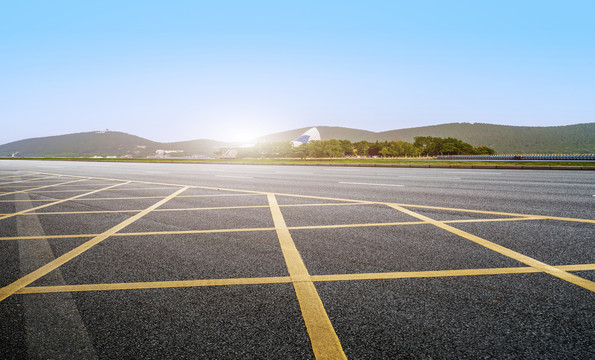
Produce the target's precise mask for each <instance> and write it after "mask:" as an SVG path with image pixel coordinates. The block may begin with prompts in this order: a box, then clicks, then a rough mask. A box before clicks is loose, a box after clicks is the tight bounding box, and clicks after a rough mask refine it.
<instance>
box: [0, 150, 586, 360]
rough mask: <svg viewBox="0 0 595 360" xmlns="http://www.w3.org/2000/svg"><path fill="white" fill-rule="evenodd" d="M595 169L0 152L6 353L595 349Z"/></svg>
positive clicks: (577, 355)
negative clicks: (188, 160) (4, 155)
mask: <svg viewBox="0 0 595 360" xmlns="http://www.w3.org/2000/svg"><path fill="white" fill-rule="evenodd" d="M594 210H595V172H591V171H534V170H519V171H517V170H463V169H399V168H364V167H361V168H360V167H325V166H266V165H258V166H248V165H214V164H211V165H207V164H202V165H190V164H136V163H135V164H122V163H86V162H54V161H18V160H17V161H0V358H2V359H25V358H33V359H50V358H54V359H165V358H171V359H197V358H205V359H238V358H242V359H244V358H267V359H308V358H318V359H340V358H349V359H403V358H406V359H409V358H411V359H453V358H456V359H465V358H467V359H513V358H514V359H519V358H523V359H590V358H591V359H592V358H595V282H594V281H595V217H594V213H595V211H594Z"/></svg>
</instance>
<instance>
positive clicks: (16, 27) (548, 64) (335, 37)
mask: <svg viewBox="0 0 595 360" xmlns="http://www.w3.org/2000/svg"><path fill="white" fill-rule="evenodd" d="M594 16H595V3H594V2H592V1H572V0H571V1H522V2H519V1H498V2H487V1H450V2H449V1H417V2H410V1H365V2H364V1H322V2H321V1H283V2H279V1H217V2H210V1H209V2H207V1H175V0H174V1H100V2H86V1H51V2H48V1H19V2H5V3H4V4H3V6H2V11H1V12H0V44H2V46H1V48H0V68H1V69H2V70H0V71H1V72H2V81H1V82H0V119H1V123H2V130H3V131H1V132H0V144H4V143H8V142H12V141H17V140H21V139H25V138H31V137H42V136H50V135H61V134H67V133H75V132H85V131H93V130H102V129H106V128H108V129H110V130H115V131H123V132H127V133H130V134H134V135H138V136H142V137H145V138H147V139H150V140H154V141H163V142H173V141H184V140H192V139H213V140H237V141H245V140H247V139H248V138H253V137H256V136H262V135H267V134H270V133H274V132H280V131H285V130H291V129H295V128H301V127H309V126H323V125H326V126H344V127H351V128H357V129H365V130H370V131H386V130H393V129H402V128H409V127H417V126H425V125H434V124H442V123H449V122H472V123H473V122H482V123H492V124H503V125H524V126H556V125H569V124H578V123H588V122H593V121H594V117H593V114H595V102H594V101H593V96H594V94H595V68H594V66H593V64H594V63H595V25H594V24H595V22H593V18H594Z"/></svg>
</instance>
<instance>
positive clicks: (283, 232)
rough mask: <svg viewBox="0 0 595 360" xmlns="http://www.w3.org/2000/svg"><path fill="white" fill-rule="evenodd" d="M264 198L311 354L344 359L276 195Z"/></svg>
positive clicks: (322, 357)
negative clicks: (271, 217) (307, 336)
mask: <svg viewBox="0 0 595 360" xmlns="http://www.w3.org/2000/svg"><path fill="white" fill-rule="evenodd" d="M267 198H268V200H269V205H270V208H271V214H272V216H273V221H274V223H275V230H276V231H277V236H278V238H279V244H280V245H281V251H282V252H283V257H284V258H285V263H286V265H287V270H288V271H289V276H290V277H291V281H292V283H293V288H294V289H295V293H296V296H297V298H298V302H299V303H300V308H301V310H302V316H303V318H304V323H305V324H306V329H307V330H308V334H309V336H310V341H311V343H312V350H313V351H314V356H315V357H316V358H317V359H347V357H346V356H345V353H344V352H343V347H342V346H341V342H340V341H339V337H338V336H337V334H336V333H335V329H334V328H333V325H332V324H331V320H330V319H329V317H328V314H327V313H326V310H325V309H324V305H323V304H322V300H320V296H319V295H318V292H317V291H316V287H315V286H314V283H313V282H312V279H311V278H310V274H309V273H308V269H306V265H305V264H304V262H303V260H302V257H301V256H300V253H299V252H298V250H297V248H296V247H295V244H294V242H293V239H292V238H291V234H290V233H289V229H288V228H287V225H286V224H285V220H284V219H283V214H282V213H281V208H280V207H279V204H278V203H277V199H276V198H275V195H273V194H267Z"/></svg>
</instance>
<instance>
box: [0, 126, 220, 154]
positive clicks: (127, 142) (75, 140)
mask: <svg viewBox="0 0 595 360" xmlns="http://www.w3.org/2000/svg"><path fill="white" fill-rule="evenodd" d="M221 144H223V143H220V142H217V141H213V140H191V141H182V142H175V143H160V142H155V141H151V140H147V139H145V138H142V137H139V136H134V135H130V134H126V133H123V132H118V131H109V132H103V131H101V132H99V131H94V132H84V133H76V134H68V135H59V136H48V137H42V138H32V139H25V140H20V141H15V142H11V143H8V144H4V145H0V156H11V155H12V154H14V153H18V154H19V156H26V157H81V156H82V157H93V156H126V155H128V156H132V157H147V156H155V155H156V151H157V150H182V151H183V152H180V153H175V154H173V155H174V156H175V155H178V156H182V155H204V156H210V155H213V153H214V152H215V148H214V147H215V146H217V145H221Z"/></svg>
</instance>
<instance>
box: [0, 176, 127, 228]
mask: <svg viewBox="0 0 595 360" xmlns="http://www.w3.org/2000/svg"><path fill="white" fill-rule="evenodd" d="M77 181H78V180H77ZM124 184H127V183H120V184H116V185H111V186H108V187H105V188H102V189H97V190H93V191H90V192H87V193H84V194H80V195H76V196H73V197H70V198H67V199H61V200H58V201H54V202H52V203H49V204H44V205H39V206H37V207H34V208H30V209H27V210H23V211H19V212H16V213H12V214H8V215H4V216H1V217H0V220H3V219H6V218H9V217H13V216H18V215H24V214H26V213H30V212H33V211H36V210H39V209H43V208H46V207H49V206H53V205H57V204H61V203H63V202H67V201H72V200H75V199H78V198H80V197H83V196H87V195H91V194H94V193H97V192H100V191H104V190H108V189H111V188H113V187H116V186H120V185H124Z"/></svg>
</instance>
